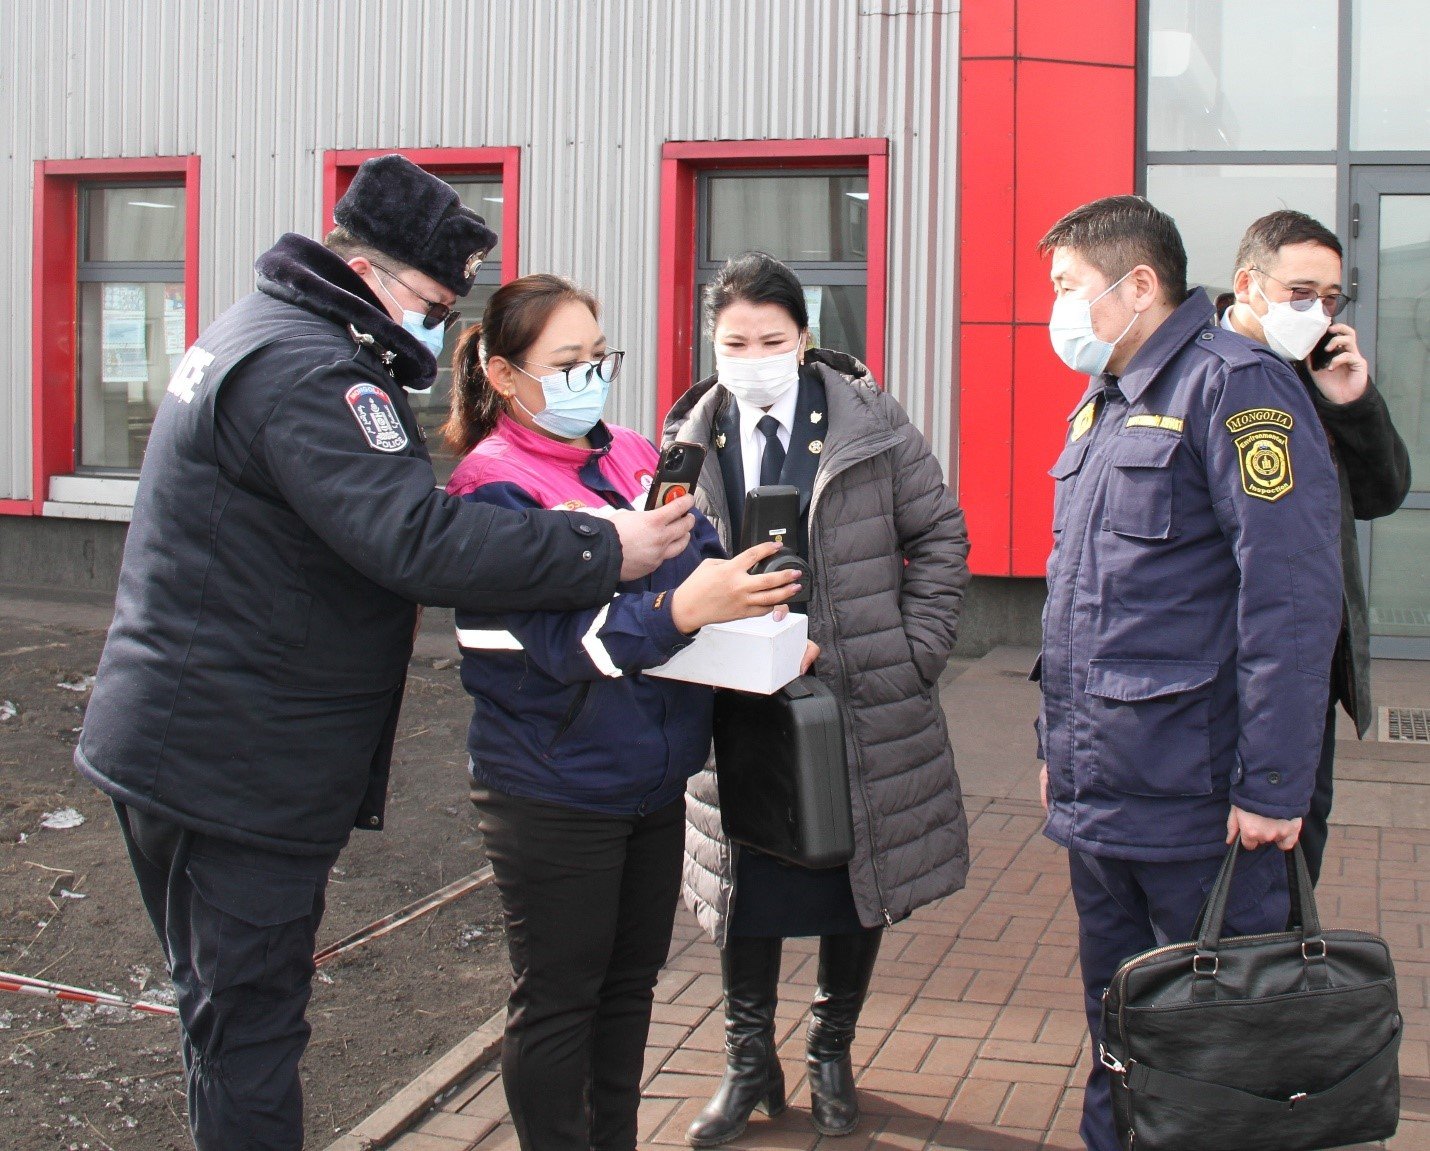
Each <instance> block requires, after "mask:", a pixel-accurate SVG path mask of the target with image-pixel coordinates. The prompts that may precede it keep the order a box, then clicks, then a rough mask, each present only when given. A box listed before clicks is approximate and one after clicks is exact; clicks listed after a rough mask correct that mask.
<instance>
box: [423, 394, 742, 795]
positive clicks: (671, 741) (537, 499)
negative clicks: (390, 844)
mask: <svg viewBox="0 0 1430 1151" xmlns="http://www.w3.org/2000/svg"><path fill="white" fill-rule="evenodd" d="M589 440H590V443H591V447H589V448H587V447H581V446H578V445H576V444H570V443H566V442H565V441H561V440H554V439H551V438H550V437H548V436H544V435H542V434H541V433H539V432H535V431H532V430H531V429H529V428H526V427H523V426H522V425H521V424H518V423H516V421H514V420H512V419H510V418H509V417H507V416H506V415H502V416H501V417H500V418H499V420H498V422H497V426H496V430H495V431H493V432H492V434H491V435H489V436H488V437H487V438H486V439H484V440H483V441H482V442H481V443H479V444H478V445H477V446H476V447H475V448H474V449H473V450H472V451H471V453H470V454H468V456H467V457H466V459H464V460H463V461H462V462H461V464H459V465H458V467H457V469H456V471H455V472H454V473H453V475H452V479H451V481H450V482H449V483H448V485H447V490H448V491H449V492H452V493H455V494H460V495H461V496H462V497H463V498H464V499H467V500H472V501H475V502H477V503H478V504H490V505H494V506H497V507H506V508H512V509H518V510H525V509H530V508H568V509H573V508H582V507H585V508H590V509H591V510H592V512H594V513H598V514H599V513H600V512H608V511H610V510H611V509H613V508H624V507H629V506H630V501H633V500H636V499H641V500H644V497H645V493H646V490H647V488H648V487H649V485H650V483H651V479H652V473H653V472H654V471H655V467H656V462H657V458H656V451H655V448H654V447H652V446H651V444H650V442H649V441H648V440H646V438H645V437H644V436H642V435H640V434H639V433H637V432H633V431H631V430H629V429H628V428H621V427H615V426H608V425H606V424H604V423H598V424H597V425H596V426H595V427H594V428H593V429H592V430H591V433H590V436H589ZM695 520H696V527H695V530H694V532H693V533H692V534H691V538H690V543H689V544H688V545H687V546H686V548H685V551H684V552H682V553H681V554H680V555H678V556H675V557H674V558H673V559H669V560H667V561H666V562H665V563H663V564H662V565H661V566H660V567H659V568H657V569H656V570H655V571H654V572H652V573H651V574H650V575H649V576H647V577H645V578H644V579H642V580H637V581H631V582H628V583H622V584H620V585H619V587H618V588H617V590H616V594H615V595H614V596H612V597H610V599H609V601H608V602H606V603H603V604H600V605H599V606H597V607H594V608H586V609H584V610H580V611H565V612H556V611H506V612H474V611H470V610H462V609H459V610H458V611H457V642H458V643H459V644H460V646H461V648H462V683H463V685H464V686H465V687H466V689H467V692H468V693H469V694H470V695H471V697H472V699H473V702H474V705H475V706H474V709H473V714H472V723H471V728H470V730H469V732H468V734H467V751H468V754H469V756H470V762H471V773H472V781H473V783H475V784H476V785H477V786H479V787H489V788H492V789H494V790H496V791H502V792H506V793H507V794H510V795H520V796H525V797H526V798H529V799H541V800H546V801H549V802H552V803H561V804H565V805H566V806H568V807H576V808H580V809H583V810H587V811H599V812H606V813H611V814H619V815H625V814H631V813H636V814H644V813H645V812H648V811H655V810H657V809H659V808H661V807H665V806H666V805H667V804H670V803H673V802H675V801H676V800H677V799H679V798H680V797H681V796H682V795H683V794H684V792H685V781H686V780H687V779H688V778H689V777H690V776H692V775H694V774H695V773H696V772H697V771H699V770H700V769H701V768H702V767H704V766H705V761H706V759H707V757H708V755H709V752H710V718H711V708H712V703H713V699H714V696H713V693H712V691H711V689H710V688H708V687H702V686H700V685H698V684H689V683H682V682H679V681H677V680H669V679H660V678H654V677H651V676H647V675H643V674H642V672H644V671H645V670H646V669H648V668H652V667H657V666H659V665H660V664H663V663H665V662H666V660H668V659H670V657H671V656H672V655H674V654H675V653H676V652H677V651H679V650H680V649H681V648H683V647H686V646H687V645H688V644H690V643H691V641H692V640H693V639H694V637H693V636H688V635H685V634H683V633H682V632H680V631H679V630H678V629H677V628H676V627H675V624H674V623H673V622H672V620H671V593H672V592H673V590H674V589H675V588H676V587H678V586H679V585H680V583H681V581H682V580H684V579H685V577H686V576H688V575H689V574H690V573H691V572H692V571H694V570H695V568H696V566H697V565H698V564H699V563H700V562H701V561H702V560H703V559H707V558H723V556H724V551H723V549H722V548H721V546H720V542H719V538H718V537H717V535H716V533H715V529H714V527H712V526H711V524H710V522H709V521H708V520H707V519H705V517H704V516H702V515H700V514H699V513H698V512H697V513H696V517H695Z"/></svg>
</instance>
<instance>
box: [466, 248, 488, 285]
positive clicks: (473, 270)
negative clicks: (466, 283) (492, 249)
mask: <svg viewBox="0 0 1430 1151" xmlns="http://www.w3.org/2000/svg"><path fill="white" fill-rule="evenodd" d="M485 258H486V253H485V252H473V253H472V254H471V255H470V256H468V257H467V263H466V266H465V267H463V268H462V279H464V280H470V279H471V278H472V277H473V276H475V275H476V274H477V269H478V268H480V267H481V266H482V260H483V259H485Z"/></svg>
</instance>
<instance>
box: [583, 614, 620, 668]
mask: <svg viewBox="0 0 1430 1151" xmlns="http://www.w3.org/2000/svg"><path fill="white" fill-rule="evenodd" d="M610 610H611V605H610V604H607V605H606V606H605V607H603V608H602V609H601V610H600V611H598V612H597V613H596V618H595V619H593V620H592V621H591V626H590V627H589V628H588V629H587V630H586V634H585V635H583V636H582V637H581V646H582V647H584V648H585V649H586V654H587V655H589V656H590V657H591V662H592V663H594V664H595V665H596V670H597V671H599V672H600V673H601V674H602V675H606V676H610V677H611V678H613V679H619V678H620V676H621V669H620V668H618V667H617V666H616V664H615V661H614V660H612V659H611V654H610V652H608V651H607V650H606V645H605V644H603V643H602V642H601V637H600V635H599V634H597V633H598V632H600V630H601V628H602V627H604V626H605V623H606V613H607V612H608V611H610Z"/></svg>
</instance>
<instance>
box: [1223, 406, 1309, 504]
mask: <svg viewBox="0 0 1430 1151" xmlns="http://www.w3.org/2000/svg"><path fill="white" fill-rule="evenodd" d="M1295 423H1296V421H1295V420H1294V419H1292V417H1291V415H1290V413H1288V412H1283V411H1281V410H1280V409H1279V408H1247V409H1246V410H1245V411H1240V412H1237V413H1236V415H1234V416H1229V417H1228V418H1227V421H1226V430H1227V431H1228V432H1230V433H1231V435H1232V437H1233V441H1234V442H1235V444H1236V457H1237V462H1238V464H1239V465H1240V467H1241V490H1242V491H1244V492H1245V493H1246V494H1247V495H1249V496H1252V497H1254V498H1255V499H1258V500H1266V501H1267V502H1268V503H1274V502H1275V501H1276V500H1279V499H1280V498H1281V497H1282V496H1284V495H1285V494H1286V493H1287V492H1289V491H1290V490H1291V488H1292V487H1293V486H1294V485H1295V479H1294V478H1293V476H1292V475H1291V429H1292V427H1294V426H1295Z"/></svg>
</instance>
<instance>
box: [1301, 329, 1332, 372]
mask: <svg viewBox="0 0 1430 1151" xmlns="http://www.w3.org/2000/svg"><path fill="white" fill-rule="evenodd" d="M1337 335H1339V333H1338V332H1332V331H1330V330H1329V329H1327V331H1326V334H1325V335H1324V336H1322V337H1321V338H1320V339H1319V340H1317V341H1316V346H1315V347H1314V348H1312V349H1311V354H1310V355H1309V356H1307V357H1306V362H1307V363H1308V364H1309V365H1310V366H1311V371H1313V372H1324V371H1325V370H1326V369H1327V368H1329V367H1330V366H1331V360H1332V359H1334V358H1335V357H1336V356H1337V355H1339V353H1338V352H1332V351H1331V349H1330V343H1331V341H1332V340H1334V339H1335V338H1336V336H1337Z"/></svg>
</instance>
